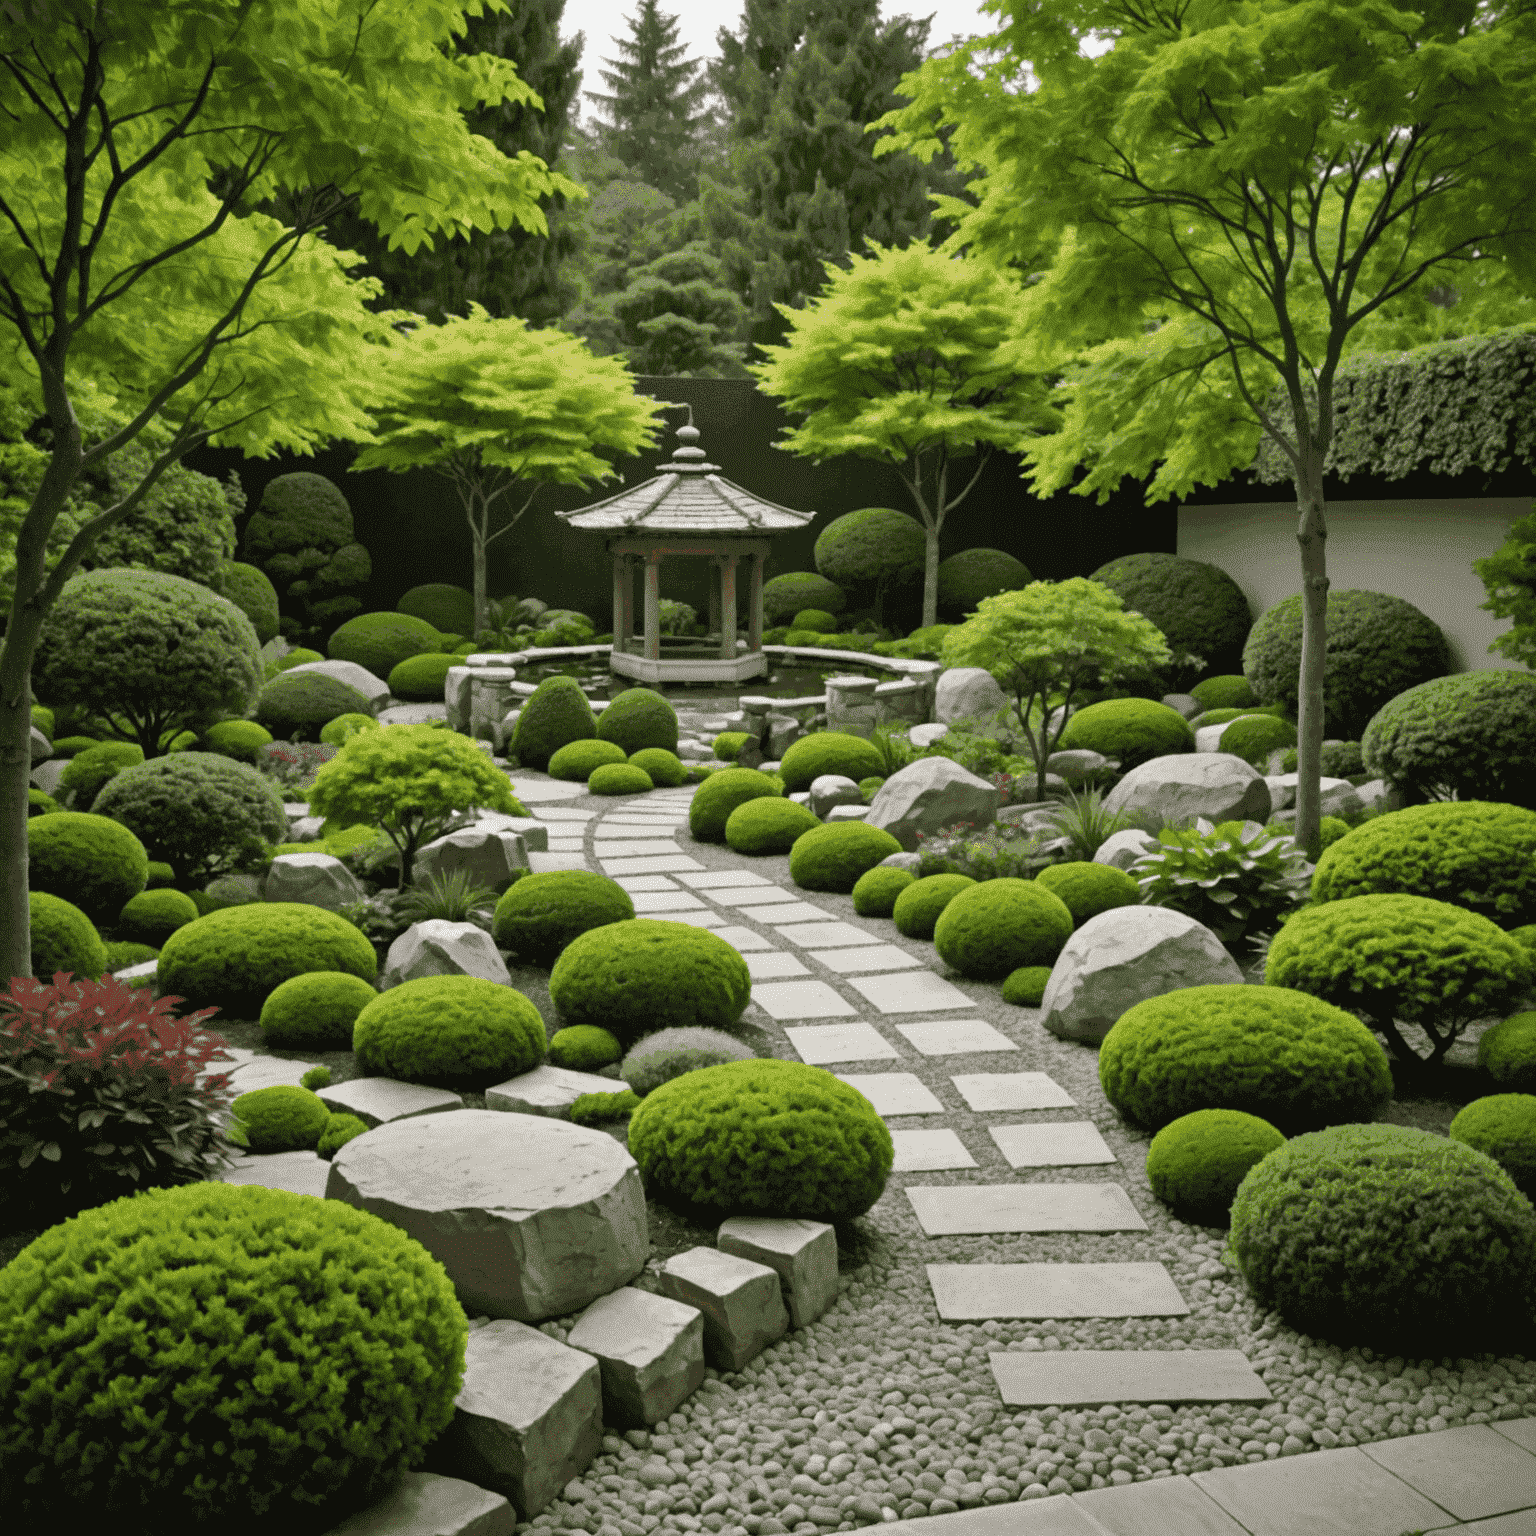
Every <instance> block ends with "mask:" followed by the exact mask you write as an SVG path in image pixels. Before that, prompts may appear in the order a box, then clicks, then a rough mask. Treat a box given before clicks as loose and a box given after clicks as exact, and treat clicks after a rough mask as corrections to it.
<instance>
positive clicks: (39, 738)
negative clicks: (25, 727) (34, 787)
mask: <svg viewBox="0 0 1536 1536" xmlns="http://www.w3.org/2000/svg"><path fill="white" fill-rule="evenodd" d="M52 756H53V743H52V742H51V741H49V740H48V738H47V737H46V736H45V735H43V733H42V732H41V731H40V730H38V728H37V727H36V726H35V725H34V726H33V727H32V766H33V767H34V768H35V767H36V766H37V765H38V764H39V763H46V762H47V761H48V759H49V758H50V757H52Z"/></svg>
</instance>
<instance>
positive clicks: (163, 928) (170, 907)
mask: <svg viewBox="0 0 1536 1536" xmlns="http://www.w3.org/2000/svg"><path fill="white" fill-rule="evenodd" d="M197 915H198V914H197V907H196V906H195V905H194V904H193V901H192V898H191V897H190V896H188V895H186V894H185V893H183V892H181V891H172V890H158V891H140V892H139V894H138V895H137V896H133V897H130V898H129V899H128V900H127V901H126V902H124V903H123V909H122V911H121V912H119V913H118V915H117V925H116V926H117V931H118V932H119V933H120V934H122V935H123V937H124V938H126V939H129V940H131V941H133V942H136V943H139V944H152V945H154V946H155V948H156V950H157V951H158V949H159V948H160V946H161V945H163V944H164V943H165V941H166V940H167V939H168V938H169V937H170V936H171V935H172V934H173V933H175V932H176V930H177V929H178V928H185V927H186V926H187V924H188V923H190V922H194V921H195V920H196V918H197Z"/></svg>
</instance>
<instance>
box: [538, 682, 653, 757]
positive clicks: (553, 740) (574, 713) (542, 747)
mask: <svg viewBox="0 0 1536 1536" xmlns="http://www.w3.org/2000/svg"><path fill="white" fill-rule="evenodd" d="M596 735H597V719H596V717H595V716H594V715H593V713H592V706H591V705H590V704H589V703H587V696H586V694H584V693H583V692H582V691H581V684H580V683H578V682H577V681H576V679H575V678H574V677H563V676H561V677H546V678H545V679H544V681H543V682H542V683H540V684H539V686H538V687H537V688H535V689H534V691H533V692H532V693H531V694H530V695H529V696H528V698H527V700H526V701H525V702H524V704H523V707H522V710H521V711H520V712H519V714H518V717H517V725H516V727H515V728H514V730H513V732H512V740H511V741H510V743H509V744H508V750H509V751H510V752H511V753H512V754H513V755H514V756H515V757H516V758H517V760H518V761H519V762H520V763H521V764H522V765H523V767H525V768H534V769H538V770H541V771H542V770H544V769H545V768H547V766H548V764H549V760H550V758H552V757H553V756H554V755H555V753H556V752H558V751H559V750H560V748H561V747H564V746H567V745H569V744H570V743H571V742H573V741H590V740H592V739H593V738H594V737H596ZM624 755H625V756H626V757H627V756H628V755H629V754H628V753H625V754H624Z"/></svg>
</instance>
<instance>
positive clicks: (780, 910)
mask: <svg viewBox="0 0 1536 1536" xmlns="http://www.w3.org/2000/svg"><path fill="white" fill-rule="evenodd" d="M737 910H738V911H741V912H745V913H746V915H747V916H748V917H750V918H751V919H752V921H753V922H754V923H767V924H768V926H769V927H770V928H784V927H787V926H790V925H796V926H798V925H801V924H804V923H816V922H822V921H830V920H831V918H832V914H831V913H830V912H828V911H827V909H826V908H825V907H818V906H816V905H814V904H813V903H812V902H809V901H776V902H774V903H773V904H772V905H771V906H751V907H742V906H740V904H739V903H738V906H737ZM839 926H844V925H841V924H840V925H839ZM859 937H860V939H862V940H863V942H864V943H866V944H867V943H869V935H868V934H867V933H861V934H860V935H859Z"/></svg>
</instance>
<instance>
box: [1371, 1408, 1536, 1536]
mask: <svg viewBox="0 0 1536 1536" xmlns="http://www.w3.org/2000/svg"><path fill="white" fill-rule="evenodd" d="M1361 1449H1362V1450H1363V1451H1364V1452H1365V1454H1366V1455H1367V1456H1369V1457H1370V1458H1371V1460H1372V1461H1374V1462H1375V1463H1376V1464H1377V1465H1378V1466H1382V1467H1385V1468H1386V1469H1387V1471H1388V1472H1390V1473H1392V1475H1393V1476H1394V1477H1400V1478H1402V1480H1403V1481H1404V1482H1405V1483H1407V1484H1408V1486H1409V1487H1410V1488H1413V1489H1416V1490H1417V1491H1418V1492H1419V1493H1422V1494H1423V1495H1424V1497H1425V1498H1426V1499H1433V1500H1434V1501H1435V1503H1436V1504H1439V1505H1440V1506H1441V1507H1442V1508H1443V1509H1448V1510H1450V1512H1451V1513H1452V1514H1453V1515H1455V1516H1456V1518H1457V1519H1458V1520H1483V1519H1486V1518H1488V1517H1489V1516H1491V1515H1503V1514H1507V1513H1509V1512H1510V1511H1511V1510H1515V1509H1524V1508H1527V1507H1528V1506H1530V1505H1532V1504H1536V1456H1532V1455H1531V1453H1530V1452H1529V1451H1524V1450H1521V1448H1520V1447H1519V1446H1518V1445H1515V1444H1513V1443H1512V1442H1511V1441H1510V1440H1509V1439H1507V1438H1506V1437H1505V1436H1503V1435H1501V1434H1498V1433H1497V1432H1496V1431H1495V1430H1493V1429H1492V1428H1491V1427H1490V1426H1488V1425H1487V1424H1463V1425H1460V1426H1459V1427H1457V1428H1456V1429H1442V1430H1441V1431H1440V1432H1439V1433H1438V1434H1432V1435H1405V1436H1403V1437H1402V1438H1401V1439H1398V1440H1385V1441H1381V1442H1379V1443H1378V1444H1376V1445H1366V1446H1362V1447H1361ZM1528 1518H1532V1523H1533V1525H1536V1518H1533V1517H1528Z"/></svg>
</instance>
